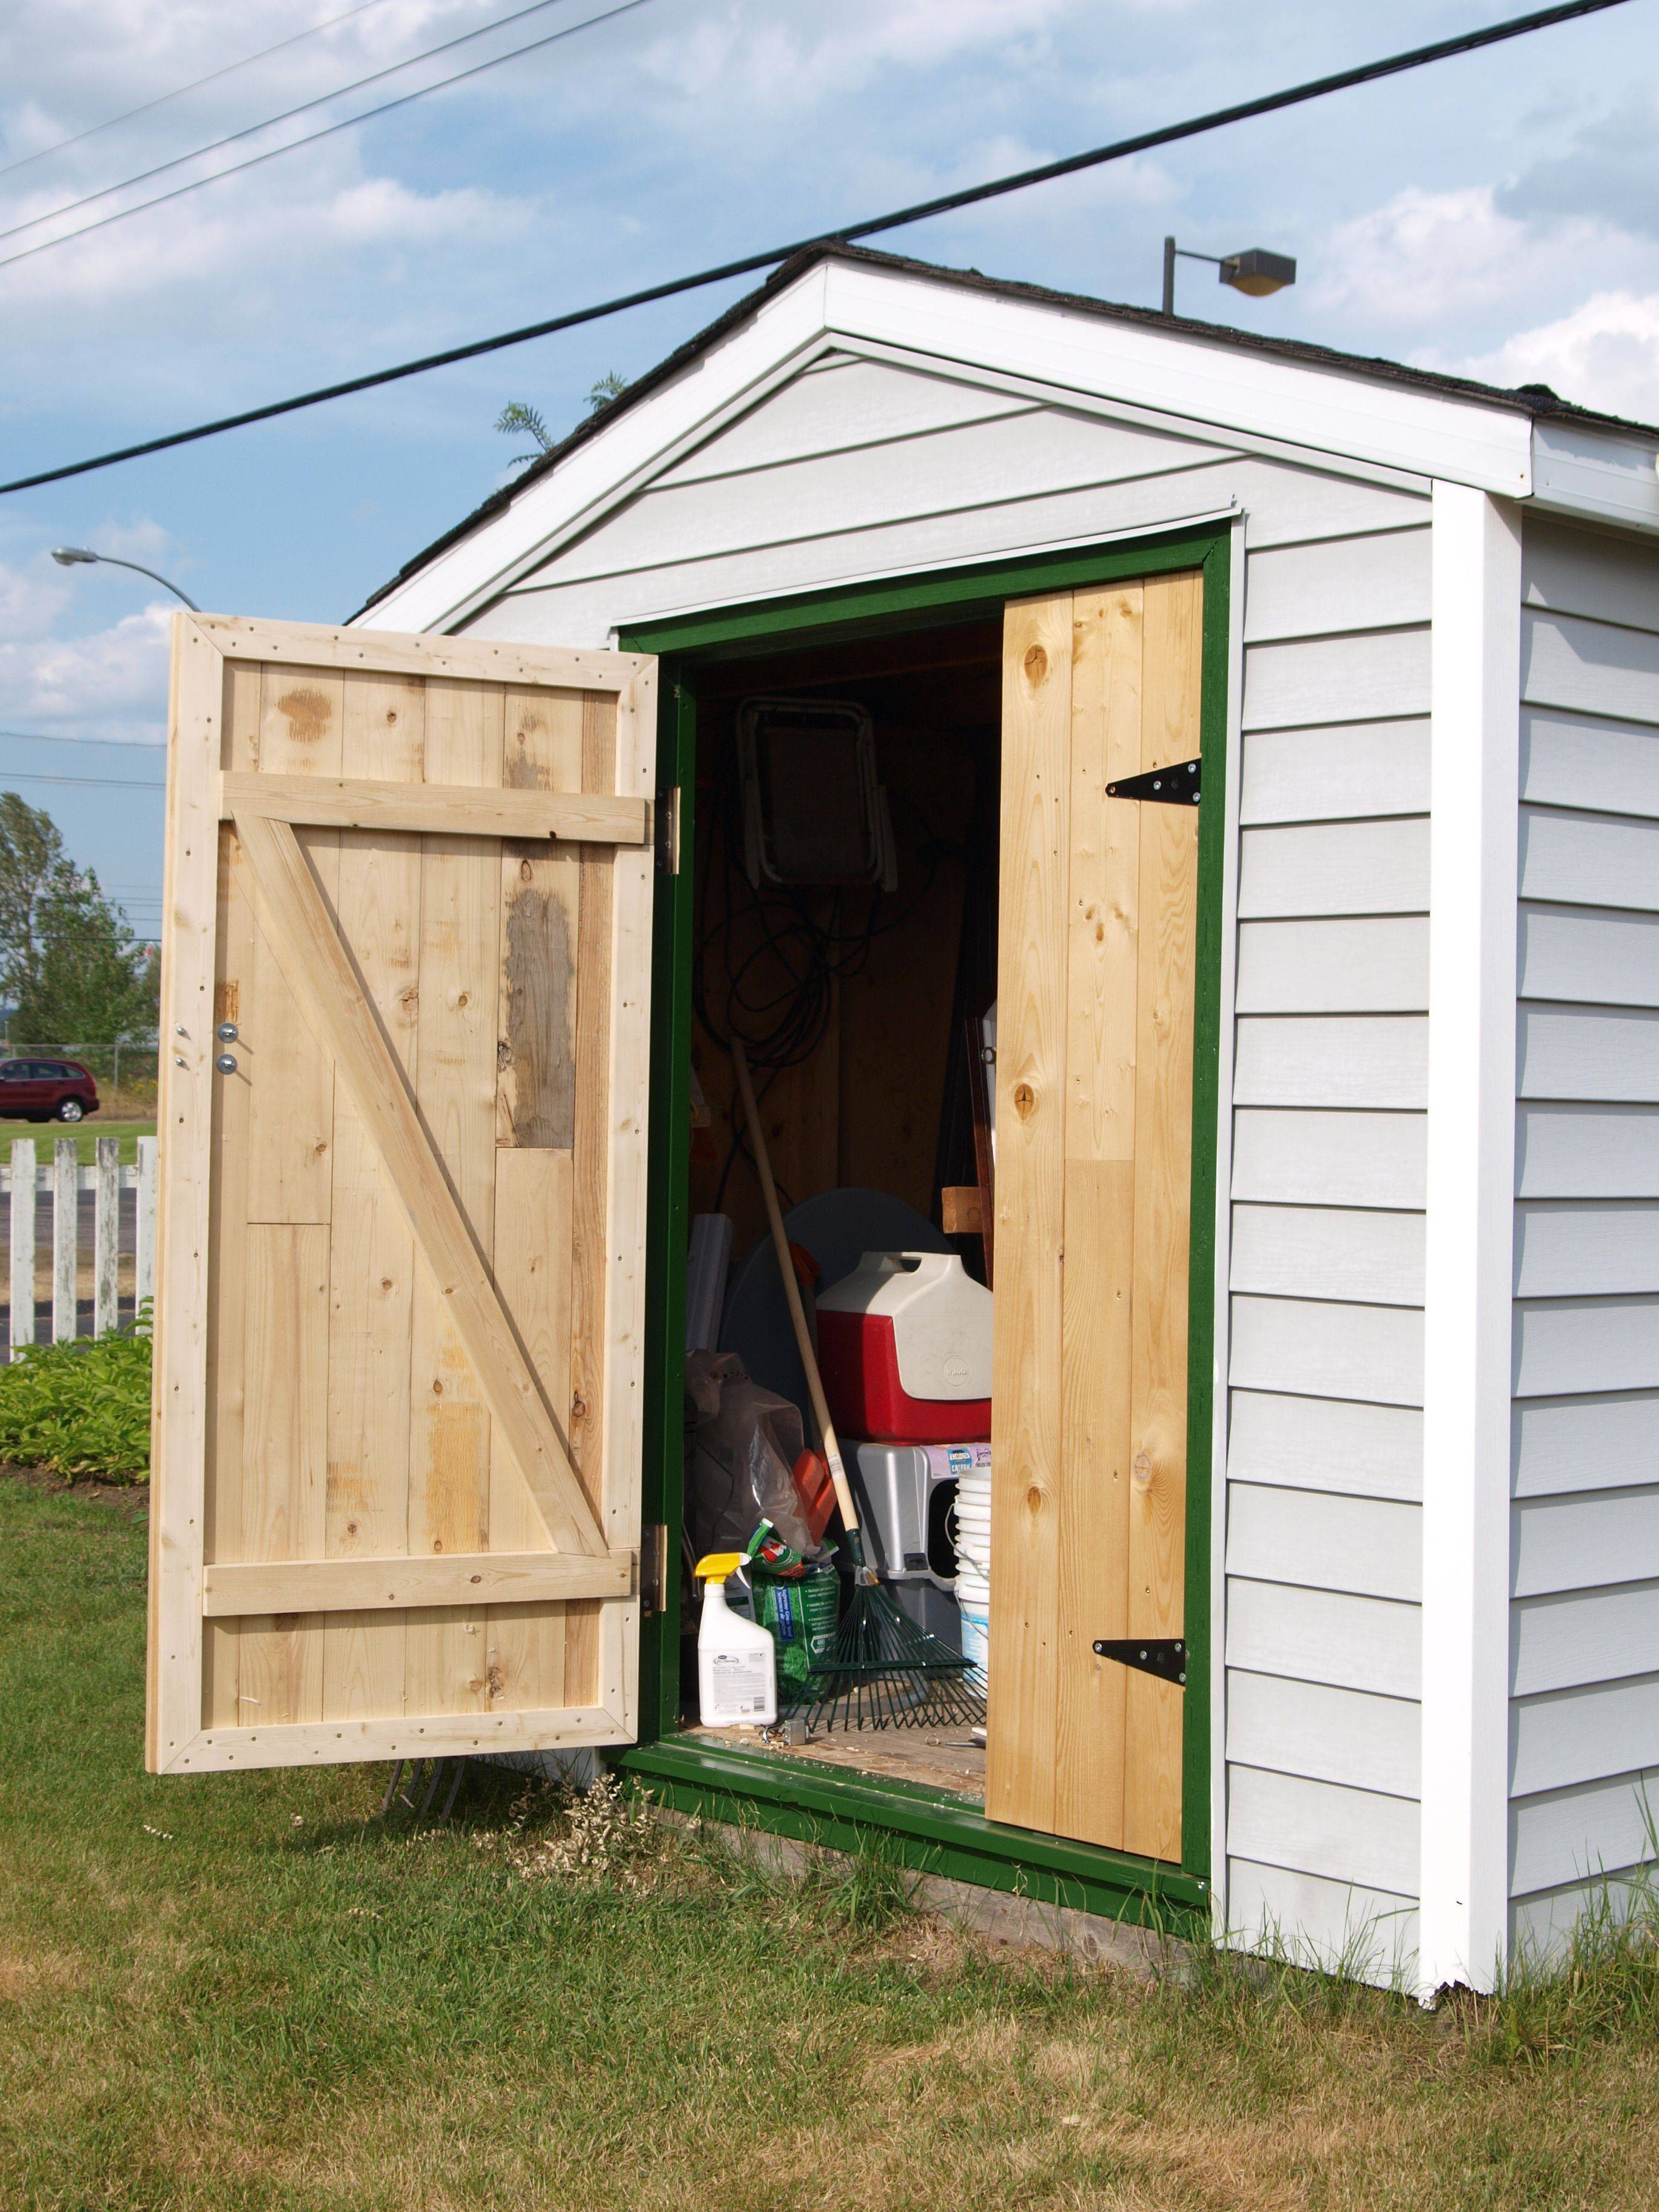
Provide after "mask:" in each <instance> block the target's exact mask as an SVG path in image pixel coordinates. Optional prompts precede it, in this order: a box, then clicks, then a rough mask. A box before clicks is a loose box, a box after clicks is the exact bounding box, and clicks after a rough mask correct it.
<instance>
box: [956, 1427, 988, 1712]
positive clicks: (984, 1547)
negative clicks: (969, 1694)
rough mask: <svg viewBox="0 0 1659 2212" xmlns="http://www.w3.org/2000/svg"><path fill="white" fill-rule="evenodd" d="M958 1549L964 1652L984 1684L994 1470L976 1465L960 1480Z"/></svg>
mask: <svg viewBox="0 0 1659 2212" xmlns="http://www.w3.org/2000/svg"><path fill="white" fill-rule="evenodd" d="M951 1523H952V1535H953V1539H954V1541H955V1544H956V1551H957V1585H956V1590H957V1606H958V1607H959V1608H960V1611H961V1614H962V1656H963V1658H964V1659H965V1660H967V1662H968V1663H969V1667H970V1668H971V1669H972V1676H973V1680H975V1682H976V1683H977V1684H978V1685H979V1686H980V1687H981V1688H983V1687H984V1685H985V1680H986V1673H987V1668H988V1666H989V1663H990V1648H991V1470H990V1468H989V1467H988V1466H979V1467H975V1468H971V1469H969V1470H968V1471H967V1472H965V1473H964V1474H963V1475H962V1476H961V1478H960V1479H959V1480H958V1482H957V1495H956V1503H955V1504H954V1505H953V1506H952V1507H951Z"/></svg>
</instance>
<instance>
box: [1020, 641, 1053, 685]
mask: <svg viewBox="0 0 1659 2212" xmlns="http://www.w3.org/2000/svg"><path fill="white" fill-rule="evenodd" d="M1047 674H1048V654H1047V653H1045V652H1044V650H1043V648H1042V647H1041V646H1040V645H1032V646H1028V647H1026V651H1025V680H1026V682H1027V683H1028V684H1041V683H1042V679H1043V678H1044V677H1045V676H1046V675H1047Z"/></svg>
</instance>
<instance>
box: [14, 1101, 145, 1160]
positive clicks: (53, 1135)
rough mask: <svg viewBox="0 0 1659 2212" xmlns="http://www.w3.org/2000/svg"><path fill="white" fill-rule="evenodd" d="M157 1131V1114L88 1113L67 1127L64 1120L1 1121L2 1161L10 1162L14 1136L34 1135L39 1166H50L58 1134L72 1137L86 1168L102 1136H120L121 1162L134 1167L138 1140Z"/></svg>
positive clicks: (76, 1152)
mask: <svg viewBox="0 0 1659 2212" xmlns="http://www.w3.org/2000/svg"><path fill="white" fill-rule="evenodd" d="M154 1135H155V1115H151V1116H150V1118H149V1121H108V1120H106V1118H105V1116H104V1115H102V1114H93V1115H88V1118H87V1119H86V1120H85V1121H77V1122H76V1125H75V1127H73V1128H72V1129H66V1128H65V1127H64V1125H63V1123H62V1122H61V1121H0V1164H3V1165H5V1166H6V1167H9V1166H10V1165H11V1146H12V1139H14V1138H15V1137H33V1139H34V1159H35V1164H36V1166H37V1167H43V1168H44V1167H50V1166H51V1164H52V1147H53V1146H54V1145H55V1144H56V1143H57V1141H58V1138H59V1137H73V1138H74V1139H75V1156H76V1159H78V1160H79V1161H80V1163H81V1165H82V1167H83V1168H89V1167H91V1166H92V1165H93V1164H94V1162H95V1161H96V1159H97V1158H98V1155H97V1153H96V1152H95V1151H94V1145H95V1144H96V1142H97V1140H98V1139H99V1138H100V1137H118V1138H119V1139H120V1140H121V1164H122V1166H123V1167H124V1168H129V1167H135V1166H136V1165H137V1160H138V1139H139V1138H140V1137H153V1136H154Z"/></svg>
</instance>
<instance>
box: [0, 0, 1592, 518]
mask: <svg viewBox="0 0 1659 2212" xmlns="http://www.w3.org/2000/svg"><path fill="white" fill-rule="evenodd" d="M1625 5H1626V0H1566V4H1565V5H1563V6H1559V7H1554V8H1541V9H1536V10H1534V13H1533V14H1531V15H1516V16H1512V17H1510V19H1509V21H1506V22H1502V23H1492V24H1490V25H1488V26H1487V27H1486V29H1485V30H1484V31H1466V32H1464V33H1462V34H1461V36H1459V37H1457V38H1455V39H1442V40H1438V41H1437V43H1436V44H1435V45H1433V46H1415V47H1413V48H1412V49H1411V50H1410V52H1406V53H1399V54H1389V55H1386V56H1384V57H1383V59H1382V60H1380V61H1375V62H1367V63H1364V64H1362V65H1361V66H1360V67H1359V68H1358V69H1351V70H1339V71H1338V72H1337V73H1336V74H1335V75H1334V76H1323V77H1316V78H1313V79H1312V80H1310V82H1308V83H1306V84H1301V85H1293V86H1291V87H1290V88H1288V89H1287V90H1285V91H1283V92H1272V93H1267V94H1263V95H1262V96H1261V98H1260V99H1257V100H1241V101H1240V102H1239V103H1238V104H1237V106H1233V107H1221V108H1217V109H1216V110H1215V111H1214V112H1212V114H1209V115H1200V116H1194V118H1192V119H1191V120H1190V121H1188V122H1185V123H1170V124H1166V125H1164V126H1163V128H1162V129H1160V130H1157V131H1141V132H1140V133H1139V135H1138V136H1137V137H1133V138H1120V139H1118V140H1116V141H1115V143H1113V144H1111V145H1109V146H1097V147H1096V148H1094V149H1092V150H1091V152H1089V153H1086V154H1073V155H1068V156H1067V157H1066V159H1065V160H1064V161H1048V162H1045V163H1044V164H1043V165H1042V167H1038V168H1035V169H1021V170H1018V171H1016V172H1015V173H1013V174H1012V175H1011V176H1006V177H998V178H995V179H993V180H992V181H991V182H990V183H988V184H983V185H969V186H967V187H965V188H964V189H963V191H957V192H945V193H941V194H940V195H939V197H938V198H936V199H931V200H919V201H918V202H917V203H916V204H915V206H914V207H908V208H900V209H898V210H896V212H895V213H893V214H891V215H883V216H874V217H872V219H871V220H870V221H868V222H856V223H849V224H848V225H847V226H846V228H843V229H841V230H832V231H820V232H817V233H816V234H814V235H813V236H811V237H810V238H802V239H797V240H795V241H794V243H793V245H790V246H772V247H769V249H768V250H767V251H766V252H763V253H750V254H745V255H744V256H743V258H741V259H739V260H736V261H726V262H722V263H721V264H720V265H719V266H718V267H716V268H713V269H704V270H699V271H698V272H697V274H696V275H695V276H676V277H671V278H670V279H669V280H668V281H667V282H666V283H661V284H647V285H646V286H644V287H643V288H642V289H641V290H639V291H637V292H626V293H623V295H621V296H620V297H619V298H617V299H614V300H606V301H601V302H600V303H599V305H598V306H596V307H576V308H573V309H572V310H571V311H570V312H569V313H567V314H562V315H551V316H550V317H549V318H548V319H547V320H546V321H545V322H540V323H527V324H526V325H524V327H523V328H522V329H520V330H516V331H502V332H501V334H500V335H499V336H497V337H489V338H475V339H473V340H472V341H471V343H470V344H467V345H459V346H448V347H446V348H445V349H444V350H443V352H441V353H429V354H425V355H423V356H422V357H421V358H420V359H419V360H418V361H405V362H399V363H398V366H397V367H396V368H379V369H372V370H370V371H369V372H368V374H365V375H362V376H351V377H347V378H346V379H345V380H343V382H342V383H339V384H325V385H322V386H319V388H318V389H317V390H316V391H314V392H299V393H297V394H296V395H295V397H294V398H291V399H275V400H270V401H268V402H267V403H266V404H264V406H263V407H247V408H244V409H243V410H241V412H240V414H236V415H222V416H220V417H219V418H218V420H217V421H216V422H198V423H197V424H196V425H195V426H194V428H191V429H189V430H170V431H168V432H167V434H166V435H164V436H161V437H159V438H146V439H144V440H143V441H142V442H141V443H139V444H138V445H136V446H118V447H116V448H115V449H114V450H113V451H112V452H111V453H95V454H94V455H93V456H92V458H91V459H88V460H84V461H70V462H68V463H66V464H65V465H64V466H62V467H60V468H55V469H39V470H36V471H35V472H34V473H33V475H32V476H27V477H14V478H13V480H12V481H11V483H3V484H0V497H3V496H4V495H5V494H6V493H8V492H14V491H32V490H33V489H34V488H35V487H36V486H37V485H39V484H48V483H63V482H64V480H65V479H66V478H68V477H82V476H87V475H89V474H90V473H91V472H92V471H94V469H108V468H113V467H114V466H115V465H116V463H117V462H118V461H135V460H138V459H142V457H143V455H145V454H147V453H167V452H169V451H171V449H172V448H173V447H175V446H190V445H194V444H195V443H196V442H197V441H198V440H199V439H203V438H216V437H219V436H221V435H222V434H223V433H224V432H225V431H227V430H240V429H245V428H246V427H247V425H248V424H249V423H251V422H273V421H274V420H275V419H276V417H277V416H281V415H293V414H295V413H297V412H298V411H299V410H301V408H306V407H319V406H321V405H322V404H323V403H324V402H325V400H330V399H343V398H347V397H349V395H350V394H351V393H353V392H370V391H374V389H376V388H377V387H378V386H380V385H383V384H396V383H398V382H399V381H401V380H402V379H403V378H404V377H408V376H422V375H424V374H426V373H427V371H428V369H434V368H449V367H450V366H451V365H452V364H453V363H454V362H460V361H476V360H477V358H478V357H479V356H481V355H483V354H488V353H499V352H501V350H502V349H503V348H505V347H507V346H515V345H523V344H524V343H526V340H528V339H530V338H541V337H551V336H552V334H553V333H554V332H555V331H568V330H574V328H576V326H577V325H579V324H582V323H596V322H599V321H601V320H603V319H605V317H606V316H609V315H617V314H621V313H623V310H624V309H625V308H628V307H644V306H646V305H647V303H648V302H650V301H654V300H668V299H672V298H674V297H675V296H676V295H678V294H679V293H682V292H695V291H698V290H700V289H702V288H703V287H704V286H706V285H709V284H718V283H721V282H722V281H723V280H724V279H726V277H728V276H749V275H750V274H751V273H752V272H753V271H755V270H759V269H768V268H770V267H772V266H773V265H774V264H775V263H778V262H780V261H787V259H788V258H790V256H791V255H792V254H795V253H800V252H805V249H806V248H807V247H808V246H824V245H843V244H850V243H851V242H852V241H853V240H854V239H859V238H872V237H874V236H875V235H876V234H878V232H881V231H884V230H898V229H901V228H902V227H903V226H904V225H905V224H907V223H912V222H921V221H923V220H924V218H925V217H927V216H935V215H948V214H951V213H952V212H953V211H954V210H956V209H957V208H964V207H971V206H974V205H975V204H978V203H979V202H981V201H983V200H991V199H998V198H1000V197H1002V195H1003V194H1005V193H1007V192H1017V191H1024V190H1025V189H1026V187H1027V186H1028V185H1040V184H1046V183H1047V182H1048V180H1049V179H1051V178H1054V177H1066V176H1073V175H1075V174H1076V173H1078V172H1079V170H1083V169H1092V168H1097V167H1100V166H1101V165H1102V164H1103V163H1104V162H1107V161H1122V160H1124V159H1125V158H1126V157H1127V155H1131V154H1141V153H1145V152H1146V151H1147V149H1149V148H1151V147H1153V146H1169V145H1173V144H1174V143H1176V140H1178V139H1182V138H1196V137H1199V136H1200V134H1201V133H1203V132H1205V131H1218V130H1220V129H1221V128H1222V126H1223V125H1225V124H1229V123H1242V122H1246V121H1248V120H1249V118H1252V117H1254V116H1257V115H1271V114H1273V113H1275V112H1278V111H1279V109H1281V108H1285V107H1296V106H1300V105H1302V103H1303V102H1304V101H1306V100H1319V99H1322V98H1323V97H1324V96H1325V95H1326V94H1328V93H1333V92H1346V91H1347V90H1349V89H1350V88H1352V87H1353V86H1355V85H1361V84H1370V83H1373V82H1376V80H1377V79H1378V78H1379V77H1385V76H1399V75H1401V73H1402V72H1403V71H1404V70H1413V69H1421V68H1422V67H1424V66H1425V64H1428V63H1430V62H1437V61H1444V60H1447V59H1449V58H1450V57H1451V56H1453V55H1455V54H1466V53H1474V52H1477V51H1478V50H1479V49H1480V47H1482V46H1497V45H1499V44H1501V43H1502V42H1503V41H1504V40H1507V39H1518V38H1521V37H1523V36H1524V35H1525V34H1526V33H1528V32H1532V31H1541V30H1546V29H1547V28H1548V27H1550V26H1551V25H1552V24H1555V23H1565V22H1570V21H1572V20H1573V19H1574V18H1576V17H1577V16H1580V15H1599V14H1601V11H1602V10H1603V9H1607V8H1620V7H1623V6H1625ZM0 266H3V264H0Z"/></svg>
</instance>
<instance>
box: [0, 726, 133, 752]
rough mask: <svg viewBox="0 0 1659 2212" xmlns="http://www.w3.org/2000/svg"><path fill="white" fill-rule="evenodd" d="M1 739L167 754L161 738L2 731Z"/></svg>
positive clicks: (44, 731)
mask: <svg viewBox="0 0 1659 2212" xmlns="http://www.w3.org/2000/svg"><path fill="white" fill-rule="evenodd" d="M0 737H15V738H18V741H20V744H24V745H131V750H133V752H166V738H159V737H55V734H49V732H46V730H0Z"/></svg>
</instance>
